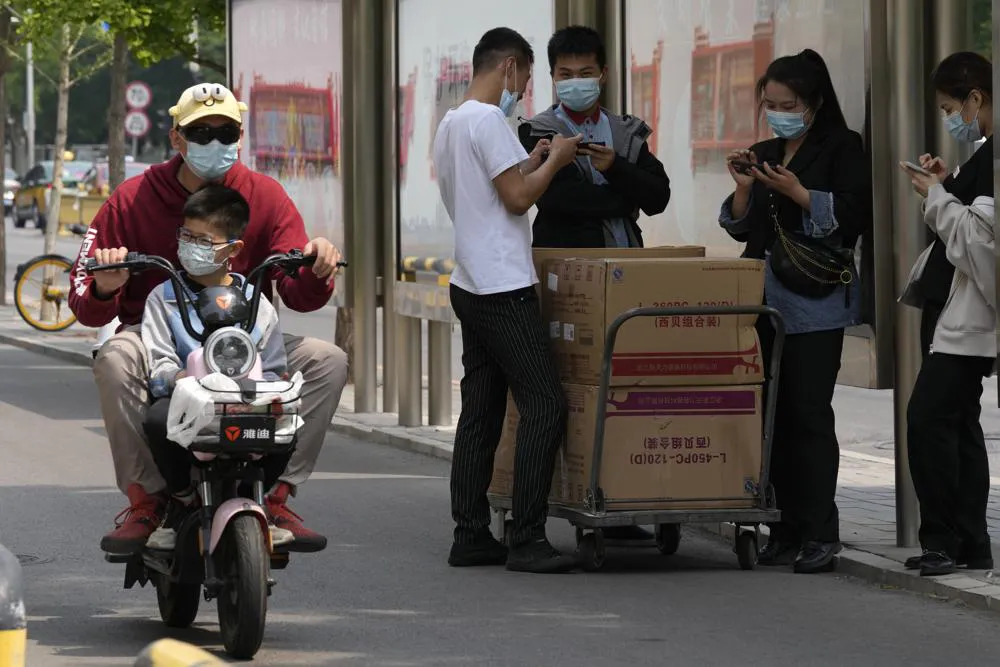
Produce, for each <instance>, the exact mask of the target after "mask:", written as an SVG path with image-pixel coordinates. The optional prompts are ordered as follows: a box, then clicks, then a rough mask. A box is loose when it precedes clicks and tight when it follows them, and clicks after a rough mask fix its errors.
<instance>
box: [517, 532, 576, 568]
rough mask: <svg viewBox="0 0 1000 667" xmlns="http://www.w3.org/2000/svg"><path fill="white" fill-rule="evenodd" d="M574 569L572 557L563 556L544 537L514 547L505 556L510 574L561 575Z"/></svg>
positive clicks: (574, 562) (574, 564)
mask: <svg viewBox="0 0 1000 667" xmlns="http://www.w3.org/2000/svg"><path fill="white" fill-rule="evenodd" d="M575 567H576V559H575V558H574V557H572V556H566V555H564V554H563V553H561V552H560V551H559V550H558V549H556V548H555V547H553V546H552V545H551V544H549V541H548V540H547V539H546V538H544V537H540V538H537V539H534V540H531V541H529V542H525V543H523V544H520V545H519V546H516V547H514V548H513V549H511V550H510V554H509V555H508V556H507V569H508V570H510V571H512V572H533V573H535V574H561V573H564V572H570V571H572V570H573V569H574V568H575Z"/></svg>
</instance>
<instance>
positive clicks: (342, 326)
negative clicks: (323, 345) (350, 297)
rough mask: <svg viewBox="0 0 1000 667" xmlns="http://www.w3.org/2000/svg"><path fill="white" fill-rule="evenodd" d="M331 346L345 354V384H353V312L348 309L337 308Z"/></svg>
mask: <svg viewBox="0 0 1000 667" xmlns="http://www.w3.org/2000/svg"><path fill="white" fill-rule="evenodd" d="M333 344H334V345H336V346H337V347H339V348H340V349H341V350H343V351H344V352H346V353H347V383H348V384H354V311H353V310H351V309H350V308H337V329H336V330H335V331H334V333H333Z"/></svg>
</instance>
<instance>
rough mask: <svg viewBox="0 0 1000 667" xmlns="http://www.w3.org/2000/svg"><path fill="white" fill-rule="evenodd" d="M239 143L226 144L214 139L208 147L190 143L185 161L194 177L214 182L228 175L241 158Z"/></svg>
mask: <svg viewBox="0 0 1000 667" xmlns="http://www.w3.org/2000/svg"><path fill="white" fill-rule="evenodd" d="M239 150H240V146H239V143H233V144H224V143H222V142H220V141H219V140H218V139H213V140H212V141H211V142H210V143H209V144H208V145H206V146H202V145H201V144H196V143H194V142H188V150H187V155H185V156H184V161H185V162H187V166H188V168H190V169H191V171H193V172H194V175H195V176H197V177H198V178H201V179H203V180H206V181H214V180H216V179H218V178H222V177H223V176H225V175H226V172H228V171H229V170H230V169H232V168H233V165H234V164H236V160H237V159H238V157H239Z"/></svg>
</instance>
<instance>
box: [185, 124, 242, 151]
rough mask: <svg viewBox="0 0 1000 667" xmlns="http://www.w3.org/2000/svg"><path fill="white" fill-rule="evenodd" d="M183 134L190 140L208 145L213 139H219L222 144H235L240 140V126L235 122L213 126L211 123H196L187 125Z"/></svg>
mask: <svg viewBox="0 0 1000 667" xmlns="http://www.w3.org/2000/svg"><path fill="white" fill-rule="evenodd" d="M181 136H183V137H184V138H185V139H187V140H188V141H190V142H192V143H195V144H200V145H202V146H207V145H208V144H210V143H212V140H213V139H218V140H219V143H220V144H226V145H229V144H235V143H236V142H237V141H239V140H240V126H239V125H235V124H233V123H229V124H227V125H220V126H219V127H211V126H209V125H195V126H193V127H185V128H184V129H182V130H181Z"/></svg>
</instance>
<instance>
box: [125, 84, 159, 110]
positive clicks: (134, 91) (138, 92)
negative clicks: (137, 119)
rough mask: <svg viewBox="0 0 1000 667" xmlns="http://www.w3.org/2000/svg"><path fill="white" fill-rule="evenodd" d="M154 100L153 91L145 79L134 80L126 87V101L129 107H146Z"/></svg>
mask: <svg viewBox="0 0 1000 667" xmlns="http://www.w3.org/2000/svg"><path fill="white" fill-rule="evenodd" d="M152 101H153V91H152V90H151V89H150V87H149V86H148V85H146V83H145V82H143V81H133V82H132V83H130V84H128V86H127V87H126V88H125V103H126V104H127V105H128V108H129V109H145V108H146V107H148V106H149V103H150V102H152Z"/></svg>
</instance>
